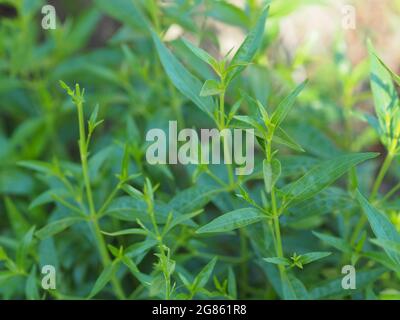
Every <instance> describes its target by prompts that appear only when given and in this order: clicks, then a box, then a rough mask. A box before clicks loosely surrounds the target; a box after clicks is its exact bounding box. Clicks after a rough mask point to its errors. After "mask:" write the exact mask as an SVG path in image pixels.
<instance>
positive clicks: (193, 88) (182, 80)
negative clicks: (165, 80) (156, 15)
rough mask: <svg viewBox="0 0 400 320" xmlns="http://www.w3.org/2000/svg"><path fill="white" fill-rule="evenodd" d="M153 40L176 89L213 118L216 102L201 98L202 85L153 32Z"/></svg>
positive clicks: (209, 98)
mask: <svg viewBox="0 0 400 320" xmlns="http://www.w3.org/2000/svg"><path fill="white" fill-rule="evenodd" d="M151 34H152V38H153V41H154V44H155V46H156V49H157V52H158V56H159V57H160V60H161V64H162V65H163V67H164V70H165V72H166V73H167V75H168V77H169V78H170V80H171V81H172V83H173V84H174V85H175V87H176V88H177V89H178V90H179V91H180V92H181V93H182V94H183V95H184V96H185V97H186V98H188V99H190V100H191V101H192V102H194V103H195V104H196V105H197V106H198V107H199V108H200V109H201V110H203V111H204V112H205V113H207V114H208V115H210V116H211V117H212V114H213V110H214V107H215V106H214V101H213V100H212V98H211V97H201V96H200V91H201V88H202V84H201V82H200V80H199V79H197V78H196V77H195V76H194V75H193V74H191V73H190V72H189V71H188V70H187V69H186V68H185V67H184V66H183V65H182V64H181V63H180V62H179V61H178V59H177V58H175V56H174V55H173V54H172V53H171V52H170V51H169V50H168V49H167V47H166V46H165V45H164V43H162V42H161V41H160V38H159V37H158V35H157V34H156V33H155V32H154V31H152V33H151Z"/></svg>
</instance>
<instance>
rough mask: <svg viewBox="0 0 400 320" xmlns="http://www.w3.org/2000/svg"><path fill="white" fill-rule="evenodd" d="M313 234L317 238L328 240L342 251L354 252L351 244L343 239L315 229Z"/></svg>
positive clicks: (327, 241)
mask: <svg viewBox="0 0 400 320" xmlns="http://www.w3.org/2000/svg"><path fill="white" fill-rule="evenodd" d="M313 234H314V235H315V236H316V237H317V238H319V239H321V240H322V241H324V242H326V243H327V244H329V245H330V246H332V247H334V248H336V249H338V250H339V251H341V252H344V253H352V251H353V250H352V248H351V246H350V245H349V244H348V243H347V242H346V241H344V240H343V239H340V238H338V237H334V236H330V235H327V234H323V233H319V232H314V231H313Z"/></svg>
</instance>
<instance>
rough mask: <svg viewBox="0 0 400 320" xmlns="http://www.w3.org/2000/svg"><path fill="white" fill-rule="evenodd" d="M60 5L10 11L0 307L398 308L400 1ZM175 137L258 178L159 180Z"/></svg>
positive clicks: (4, 32) (0, 42)
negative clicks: (225, 152) (191, 134)
mask: <svg viewBox="0 0 400 320" xmlns="http://www.w3.org/2000/svg"><path fill="white" fill-rule="evenodd" d="M378 2H379V4H378ZM49 3H51V4H54V5H55V7H56V10H57V15H58V18H57V19H58V20H57V28H56V29H55V30H43V29H42V28H41V19H42V17H43V15H42V14H41V8H42V6H43V5H45V4H46V3H45V1H41V0H14V1H7V0H0V4H1V5H2V10H1V13H0V112H1V118H0V159H1V161H0V297H1V298H2V299H42V298H45V299H68V298H88V297H89V298H111V299H149V298H152V299H193V298H198V299H210V298H216V299H217V298H218V299H236V298H242V299H328V298H339V299H398V298H400V291H399V290H400V282H399V275H400V265H399V264H400V236H399V230H400V199H399V192H398V191H399V189H400V184H399V181H400V170H399V168H400V166H399V161H398V160H399V157H398V153H399V146H400V145H399V136H400V111H399V109H400V107H399V100H398V95H397V92H398V86H399V83H400V81H399V77H398V76H397V75H396V73H398V71H399V70H398V64H396V63H398V61H399V60H398V59H399V51H398V48H396V43H398V41H395V39H396V37H397V39H398V37H399V34H398V27H399V20H398V15H399V10H400V9H399V8H400V1H375V2H374V1H355V2H354V1H353V2H351V3H350V2H349V4H352V5H354V6H355V8H356V13H357V26H356V29H355V30H345V29H343V28H342V24H341V23H342V18H343V16H342V15H341V8H342V7H341V6H340V5H338V4H337V2H333V1H317V0H315V1H313V0H302V1H297V0H296V1H294V0H293V1H292V0H284V1H283V0H282V1H279V0H273V1H256V0H248V1H235V2H230V1H214V0H176V1H157V0H146V1H144V0H114V1H107V0H94V1H87V2H86V1H53V2H49ZM6 6H7V10H6V9H5V8H6ZM371 12H372V13H371ZM338 13H339V14H338ZM323 17H325V18H323ZM396 30H397V32H396ZM246 36H247V38H246ZM368 38H369V39H370V41H369V44H367V43H368V42H367V39H368ZM184 39H185V40H184ZM243 41H244V42H243ZM242 42H243V43H244V45H243V46H240V45H241V43H242ZM232 47H233V49H232V51H229V50H230V49H231V48H232ZM374 47H375V48H374ZM199 48H203V49H204V50H205V51H203V50H201V49H199ZM207 52H208V54H207ZM306 79H308V81H305V80H306ZM59 80H62V82H61V84H60V82H59ZM77 83H78V84H79V85H76V84H77ZM204 83H205V85H204ZM83 88H84V89H83ZM168 120H178V125H179V126H180V127H181V128H191V127H193V128H197V129H200V128H212V127H218V128H220V129H222V128H225V127H229V128H234V127H235V128H249V127H253V128H255V130H256V132H257V140H258V142H259V144H258V146H257V153H256V161H255V162H256V169H255V172H254V173H253V174H252V175H251V176H247V177H244V176H242V177H239V176H235V175H233V174H232V169H233V168H232V167H231V166H225V165H210V166H204V165H202V166H195V165H188V166H182V165H156V166H154V165H149V164H148V163H147V162H146V160H145V152H146V146H147V143H146V141H145V134H146V132H147V131H148V130H149V129H151V128H167V127H168ZM78 140H79V143H78ZM45 265H53V266H54V267H55V268H56V271H57V277H56V279H57V282H56V289H55V290H43V289H42V287H41V281H42V278H43V275H42V274H41V271H42V267H43V266H45ZM345 265H354V266H355V268H356V272H357V281H356V286H357V287H356V289H354V290H344V289H343V288H342V286H341V282H342V278H343V276H344V275H343V274H341V270H342V267H343V266H345Z"/></svg>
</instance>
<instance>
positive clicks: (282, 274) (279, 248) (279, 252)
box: [266, 135, 286, 281]
mask: <svg viewBox="0 0 400 320" xmlns="http://www.w3.org/2000/svg"><path fill="white" fill-rule="evenodd" d="M271 136H272V135H271ZM266 157H267V161H268V162H269V163H271V162H272V137H271V138H270V139H268V140H267V143H266ZM271 204H272V214H273V222H274V234H275V248H276V254H277V256H278V257H279V258H283V257H284V256H283V246H282V237H281V228H280V225H279V215H280V214H279V211H278V208H277V203H276V196H275V186H272V187H271ZM278 268H279V274H280V277H281V281H283V279H284V277H285V276H286V271H285V268H284V266H282V265H281V264H279V265H278Z"/></svg>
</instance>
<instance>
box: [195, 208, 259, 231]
mask: <svg viewBox="0 0 400 320" xmlns="http://www.w3.org/2000/svg"><path fill="white" fill-rule="evenodd" d="M262 219H265V215H264V214H263V213H262V212H261V211H260V210H258V209H255V208H242V209H237V210H233V211H231V212H228V213H225V214H223V215H222V216H220V217H218V218H216V219H214V220H212V221H211V222H210V223H208V224H206V225H205V226H203V227H201V228H200V229H198V230H197V231H196V233H216V232H228V231H232V230H235V229H239V228H243V227H245V226H248V225H250V224H253V223H256V222H258V221H261V220H262Z"/></svg>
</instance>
